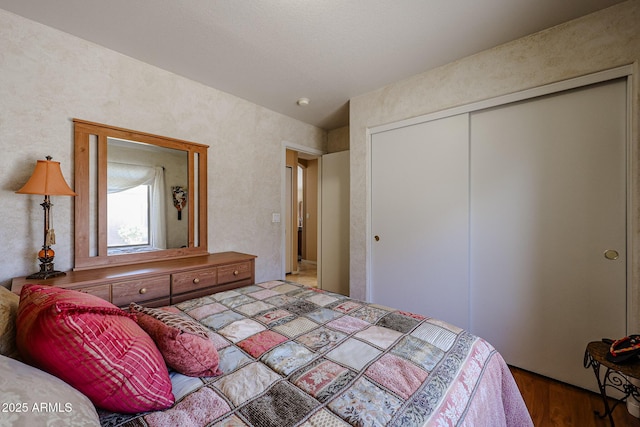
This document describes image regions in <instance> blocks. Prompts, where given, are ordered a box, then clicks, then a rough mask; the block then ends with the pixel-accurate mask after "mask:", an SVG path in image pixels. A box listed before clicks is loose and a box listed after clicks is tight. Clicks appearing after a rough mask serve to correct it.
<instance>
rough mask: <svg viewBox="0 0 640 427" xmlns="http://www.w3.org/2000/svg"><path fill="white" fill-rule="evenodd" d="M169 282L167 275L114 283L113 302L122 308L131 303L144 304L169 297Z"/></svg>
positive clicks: (112, 289) (112, 290)
mask: <svg viewBox="0 0 640 427" xmlns="http://www.w3.org/2000/svg"><path fill="white" fill-rule="evenodd" d="M169 280H170V278H169V276H168V275H166V276H157V277H149V278H146V279H139V280H130V281H127V282H119V283H113V284H112V285H111V286H112V288H111V295H112V301H111V302H113V304H115V305H117V306H119V307H122V306H127V305H129V303H130V302H144V301H150V300H153V299H157V298H163V297H167V295H169V292H170V282H169Z"/></svg>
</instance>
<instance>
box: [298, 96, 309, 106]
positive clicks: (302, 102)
mask: <svg viewBox="0 0 640 427" xmlns="http://www.w3.org/2000/svg"><path fill="white" fill-rule="evenodd" d="M309 102H310V101H309V98H300V99H298V100H297V101H296V104H298V105H299V106H300V107H306V106H307V105H309Z"/></svg>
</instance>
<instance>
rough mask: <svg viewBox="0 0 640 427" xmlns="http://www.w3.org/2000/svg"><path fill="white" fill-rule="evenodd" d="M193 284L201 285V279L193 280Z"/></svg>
mask: <svg viewBox="0 0 640 427" xmlns="http://www.w3.org/2000/svg"><path fill="white" fill-rule="evenodd" d="M193 283H195V284H196V285H197V284H198V283H200V279H198V278H197V277H196V278H195V279H193Z"/></svg>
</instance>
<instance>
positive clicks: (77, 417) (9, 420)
mask: <svg viewBox="0 0 640 427" xmlns="http://www.w3.org/2000/svg"><path fill="white" fill-rule="evenodd" d="M0 390H2V399H0V405H1V406H0V419H1V420H2V423H0V424H4V425H11V426H25V427H31V426H45V425H56V426H58V425H59V426H62V425H65V426H70V425H75V426H99V425H100V421H99V419H98V413H97V412H96V409H95V407H94V406H93V404H92V403H91V401H90V400H89V398H88V397H86V396H85V395H84V394H82V393H80V392H79V391H78V390H76V389H75V388H73V387H71V386H70V385H69V384H67V383H65V382H64V381H62V380H61V379H59V378H56V377H54V376H53V375H50V374H48V373H46V372H44V371H41V370H39V369H36V368H34V367H33V366H29V365H25V364H24V363H22V362H20V361H18V360H15V359H11V358H9V357H6V356H2V355H0Z"/></svg>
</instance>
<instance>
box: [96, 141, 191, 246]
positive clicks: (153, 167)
mask: <svg viewBox="0 0 640 427" xmlns="http://www.w3.org/2000/svg"><path fill="white" fill-rule="evenodd" d="M188 179H189V174H188V158H187V152H186V151H182V150H176V149H173V148H164V147H158V146H155V145H149V144H142V143H137V142H134V141H126V140H122V139H116V138H107V253H108V254H109V255H113V254H122V253H133V252H146V251H154V250H159V249H170V248H181V247H187V244H188V239H189V228H188V221H183V220H182V218H183V215H184V218H188V210H189V207H188V206H187V204H186V201H187V199H188V196H187V194H186V191H185V193H184V194H181V195H180V198H181V200H180V203H179V204H178V207H179V210H178V208H177V207H176V205H175V204H174V201H173V195H174V192H173V191H172V190H173V189H174V188H175V187H180V188H181V189H182V190H186V189H187V185H186V184H187V180H188Z"/></svg>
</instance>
